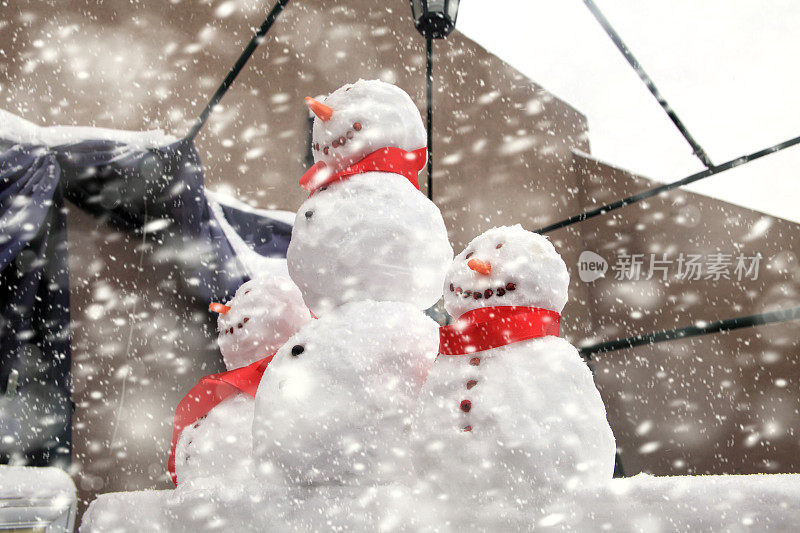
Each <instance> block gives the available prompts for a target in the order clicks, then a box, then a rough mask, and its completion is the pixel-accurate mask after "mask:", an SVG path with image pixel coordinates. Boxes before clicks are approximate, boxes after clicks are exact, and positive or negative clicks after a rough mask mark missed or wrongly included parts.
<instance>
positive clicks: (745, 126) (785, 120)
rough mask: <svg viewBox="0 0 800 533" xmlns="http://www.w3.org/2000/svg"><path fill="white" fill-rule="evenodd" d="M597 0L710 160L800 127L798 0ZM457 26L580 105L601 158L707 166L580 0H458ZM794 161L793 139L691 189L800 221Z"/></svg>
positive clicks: (667, 177)
mask: <svg viewBox="0 0 800 533" xmlns="http://www.w3.org/2000/svg"><path fill="white" fill-rule="evenodd" d="M595 3H596V4H597V5H598V7H599V8H600V10H601V11H602V12H603V14H604V15H605V16H606V18H607V19H608V20H609V21H610V22H611V24H612V25H613V26H614V28H615V29H616V30H617V33H619V34H620V36H621V37H622V39H623V41H625V43H626V44H627V45H628V47H629V48H630V49H631V51H632V52H633V54H634V55H635V56H636V58H637V59H638V60H639V62H640V63H641V64H642V66H643V67H644V69H645V71H646V72H647V73H648V74H649V75H650V77H651V78H652V79H653V80H654V81H655V83H656V86H658V88H659V89H660V90H661V93H662V94H663V95H664V97H665V98H666V100H667V101H668V102H669V103H670V105H671V106H672V107H673V108H674V109H675V111H676V112H677V114H678V116H679V117H680V118H681V120H682V121H683V123H684V124H685V125H686V127H687V128H688V130H689V131H690V132H691V133H692V135H693V136H694V138H695V140H697V142H698V143H699V144H700V145H701V146H702V147H703V149H704V150H705V151H706V153H707V154H709V156H710V157H711V159H712V160H713V162H714V163H716V164H719V163H723V162H725V161H727V160H729V159H733V158H735V157H738V156H740V155H743V154H746V153H750V152H754V151H756V150H760V149H761V148H766V147H767V146H770V145H772V144H775V143H778V142H781V141H784V140H786V139H789V138H791V137H795V136H798V135H800V97H798V93H799V92H800V69H799V68H798V67H799V66H800V31H798V26H800V1H796V0H771V1H754V0H669V1H665V0H595ZM457 28H458V29H459V30H460V31H461V32H463V33H464V34H465V35H467V36H468V37H470V38H471V39H474V40H475V41H477V42H478V43H480V44H481V45H482V46H484V47H485V48H487V49H488V50H489V51H491V52H492V53H494V54H495V55H497V56H499V57H500V58H502V59H504V60H505V61H506V62H508V63H509V64H511V65H512V66H514V67H515V68H516V69H518V70H519V71H521V72H522V73H524V74H525V75H526V76H528V77H529V78H531V79H532V80H534V81H535V82H536V83H538V84H540V85H542V86H544V87H545V88H546V89H547V90H548V91H550V92H551V93H553V94H554V95H556V96H558V97H559V98H561V99H563V100H565V101H566V102H568V103H569V104H570V105H572V106H573V107H575V108H576V109H578V110H579V111H580V112H582V113H583V114H585V115H586V116H587V117H588V120H589V138H590V142H591V148H592V154H593V155H595V156H597V157H598V158H600V159H602V160H605V161H607V162H609V163H611V164H614V165H616V166H619V167H622V168H626V169H629V170H631V171H633V172H636V173H638V174H641V175H644V176H647V177H650V178H653V179H656V180H659V181H674V180H676V179H680V178H683V177H685V176H687V175H689V174H692V173H694V172H697V171H698V170H702V169H703V166H702V164H701V163H700V162H699V160H697V159H696V158H695V156H694V155H693V154H692V150H691V147H690V146H689V145H688V143H686V141H685V140H684V139H683V137H682V136H681V134H680V132H679V131H678V130H677V129H676V128H675V127H674V125H673V124H672V122H671V121H670V120H669V118H668V117H667V115H666V114H665V113H664V111H663V110H662V109H661V107H660V106H659V105H658V103H657V102H656V100H655V99H654V98H653V97H652V95H651V94H650V92H649V91H648V90H647V88H646V87H645V86H644V84H643V83H642V82H641V81H640V80H639V78H638V76H637V75H636V73H635V72H634V71H633V69H632V68H631V67H630V66H629V65H628V63H627V62H626V61H625V59H624V58H623V56H622V54H620V53H619V51H618V50H617V48H616V47H615V46H614V44H613V43H612V42H611V39H609V37H608V36H607V35H606V33H605V32H604V31H603V29H602V28H601V27H600V25H599V24H598V23H597V22H596V21H595V19H594V17H593V16H592V15H591V13H590V12H589V10H588V9H587V8H586V6H585V5H584V3H583V2H582V0H491V2H489V1H485V0H462V2H461V9H460V11H459V15H458V21H457ZM434 68H435V66H434ZM799 167H800V146H795V147H792V148H789V149H787V150H785V151H783V152H780V153H777V154H773V155H770V156H767V157H765V158H763V159H760V160H758V161H755V162H752V163H749V164H747V165H744V166H742V167H739V168H737V169H734V170H730V171H727V172H723V173H721V174H718V175H716V176H712V177H710V178H707V179H705V180H702V181H700V182H698V183H695V184H693V185H690V186H688V187H687V189H689V190H692V191H695V192H699V193H702V194H706V195H709V196H713V197H715V198H720V199H722V200H725V201H728V202H732V203H735V204H739V205H743V206H746V207H750V208H752V209H756V210H759V211H763V212H765V213H769V214H772V215H776V216H779V217H783V218H786V219H790V220H794V221H797V222H800V207H798V202H799V201H800V179H798V168H799Z"/></svg>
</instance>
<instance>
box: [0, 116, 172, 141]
mask: <svg viewBox="0 0 800 533" xmlns="http://www.w3.org/2000/svg"><path fill="white" fill-rule="evenodd" d="M88 139H93V140H108V141H116V142H119V143H122V144H126V145H128V146H129V147H130V148H136V149H146V148H155V147H158V146H164V145H167V144H170V143H173V142H175V141H176V140H177V139H176V138H175V137H173V136H171V135H167V134H166V133H164V132H163V131H161V130H152V131H127V130H112V129H107V128H95V127H89V126H49V127H42V126H37V125H36V124H34V123H33V122H29V121H27V120H25V119H24V118H22V117H19V116H17V115H15V114H13V113H9V112H8V111H5V110H3V109H0V141H6V142H12V143H19V144H34V145H42V146H58V145H62V144H70V143H78V142H81V141H85V140H88Z"/></svg>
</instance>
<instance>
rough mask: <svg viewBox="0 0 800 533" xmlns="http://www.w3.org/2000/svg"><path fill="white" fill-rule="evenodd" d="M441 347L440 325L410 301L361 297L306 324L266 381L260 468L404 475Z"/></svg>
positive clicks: (257, 446) (290, 479)
mask: <svg viewBox="0 0 800 533" xmlns="http://www.w3.org/2000/svg"><path fill="white" fill-rule="evenodd" d="M438 347H439V333H438V326H437V324H436V323H435V322H433V320H431V319H430V318H428V317H427V316H425V315H424V314H423V313H421V312H420V311H419V310H418V309H416V308H415V307H414V306H412V305H410V304H406V303H398V302H369V301H364V302H353V303H349V304H345V305H343V306H341V307H340V308H338V309H336V310H334V311H332V312H331V313H328V314H326V315H325V316H323V317H321V318H320V319H319V320H314V321H311V322H309V323H307V324H306V325H305V326H304V327H303V328H301V329H300V331H299V332H298V333H297V334H296V335H295V336H293V337H292V338H291V339H289V341H288V342H287V343H286V344H285V345H284V346H283V347H282V348H281V349H280V350H279V351H278V353H277V354H276V355H275V358H274V359H273V361H272V363H270V366H269V367H268V368H267V371H266V372H265V373H264V377H263V378H262V380H261V384H260V385H259V388H258V393H257V395H256V412H255V416H254V422H253V442H254V455H255V458H256V470H257V471H258V472H259V473H264V472H266V473H269V474H271V473H272V472H273V471H279V472H281V473H282V477H283V478H284V479H285V480H286V482H287V483H289V484H299V485H301V486H305V485H307V484H314V485H331V484H334V485H336V484H345V485H370V484H372V485H376V484H386V483H389V482H392V481H396V480H398V479H400V478H402V477H404V476H406V475H407V473H408V471H409V470H410V466H411V463H410V460H411V458H410V456H409V453H408V452H409V444H410V440H409V429H410V416H411V413H412V412H413V411H414V408H415V405H416V401H417V395H418V394H419V390H420V389H421V387H422V384H423V382H424V380H425V377H426V376H427V374H428V370H429V369H430V367H431V365H432V364H433V361H434V359H435V357H436V353H437V351H438Z"/></svg>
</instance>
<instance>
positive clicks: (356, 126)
mask: <svg viewBox="0 0 800 533" xmlns="http://www.w3.org/2000/svg"><path fill="white" fill-rule="evenodd" d="M306 102H307V104H308V106H309V108H311V110H312V111H313V112H314V114H315V115H316V118H315V119H314V130H313V134H312V139H311V148H312V152H313V154H314V161H315V162H320V161H322V162H324V163H325V164H326V165H327V166H328V167H330V168H331V169H332V170H333V171H338V170H342V169H344V168H345V167H347V166H349V165H351V164H353V163H355V162H356V161H359V160H361V159H363V158H364V157H365V156H366V155H368V154H370V153H372V152H374V151H376V150H378V149H380V148H385V147H395V148H401V149H403V150H406V151H412V150H416V149H418V148H422V147H424V146H425V142H426V138H425V128H424V126H423V125H422V118H421V117H420V114H419V110H418V109H417V106H416V105H414V102H413V101H412V100H411V98H410V97H409V96H408V94H406V93H405V91H403V90H402V89H400V88H399V87H397V86H395V85H392V84H390V83H385V82H382V81H380V80H359V81H357V82H355V83H351V84H347V85H345V86H343V87H340V88H339V89H336V90H335V91H334V92H332V93H331V94H330V95H328V96H327V97H326V98H324V99H322V101H317V100H314V99H313V98H310V97H309V98H307V99H306Z"/></svg>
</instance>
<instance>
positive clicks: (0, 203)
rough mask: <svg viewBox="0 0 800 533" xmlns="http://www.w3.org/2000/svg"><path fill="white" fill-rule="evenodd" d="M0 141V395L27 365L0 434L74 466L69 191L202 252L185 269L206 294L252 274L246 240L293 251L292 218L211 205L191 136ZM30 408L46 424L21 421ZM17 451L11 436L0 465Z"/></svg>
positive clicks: (33, 457) (30, 456)
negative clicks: (243, 257) (150, 140)
mask: <svg viewBox="0 0 800 533" xmlns="http://www.w3.org/2000/svg"><path fill="white" fill-rule="evenodd" d="M0 147H5V148H6V149H5V151H2V153H0V393H4V392H5V388H6V383H7V382H8V379H9V375H10V374H11V372H12V370H16V371H17V372H19V389H18V392H17V394H16V395H15V396H14V397H12V398H6V397H0V434H11V435H13V436H15V437H16V439H15V440H16V441H17V442H27V443H29V444H28V446H27V447H25V449H24V450H22V451H23V453H24V455H25V458H26V460H27V462H28V464H34V465H44V464H53V463H54V462H55V463H61V464H63V463H67V462H68V461H69V456H70V448H71V446H70V417H71V412H72V404H71V400H70V393H69V391H70V310H69V271H68V261H67V248H66V214H65V209H64V200H65V199H68V200H70V201H71V202H73V203H74V204H76V205H77V206H78V207H80V208H82V209H84V210H86V211H89V212H91V213H93V214H94V215H96V216H98V217H102V218H103V219H104V220H106V221H107V222H108V223H109V224H112V225H114V226H116V227H119V228H122V229H126V230H129V231H133V232H137V233H138V234H140V235H141V232H142V231H143V228H145V227H152V228H157V231H156V230H155V229H154V230H153V231H152V234H149V235H148V237H151V236H152V239H150V240H151V242H153V243H161V244H160V246H170V247H174V248H175V250H177V251H178V253H176V254H172V255H173V256H175V257H179V258H180V257H184V258H189V257H191V259H192V260H191V262H188V261H187V262H186V263H185V264H184V265H183V266H182V268H184V269H185V270H186V271H187V272H186V276H187V277H193V278H194V279H195V280H196V282H195V283H193V287H194V290H196V291H197V296H199V297H201V298H204V299H205V300H206V301H225V299H227V298H229V297H230V296H232V294H233V292H234V291H235V290H236V288H237V287H238V286H239V285H240V284H241V283H243V282H244V281H246V280H247V279H248V277H249V276H248V273H249V272H248V269H247V267H246V265H244V264H243V262H242V261H239V258H238V257H237V251H236V250H239V251H240V252H241V249H242V246H241V245H242V242H244V243H246V244H247V245H249V248H250V250H254V251H255V252H256V253H257V254H258V256H259V257H262V256H263V257H285V255H286V248H287V247H288V244H289V239H290V236H291V226H290V225H289V224H286V223H285V222H281V221H278V220H275V219H272V218H269V217H267V216H264V214H263V213H259V212H257V211H253V210H247V209H238V208H236V207H235V206H232V205H229V204H216V205H214V207H215V209H212V205H211V204H212V201H211V200H209V198H208V196H207V195H206V191H205V189H204V177H203V168H202V166H201V163H200V160H199V157H198V154H197V151H196V149H195V147H194V146H193V145H192V144H187V143H182V142H180V141H178V142H174V143H171V144H168V145H165V146H160V147H158V148H150V149H145V148H138V147H134V146H131V145H128V144H125V143H123V142H119V141H114V140H107V139H97V140H92V139H88V140H82V141H79V142H74V143H70V144H62V145H58V146H45V145H42V144H34V143H19V142H15V141H12V140H4V139H2V138H0ZM0 149H2V148H0ZM220 216H222V217H224V219H225V220H219V217H220ZM153 221H158V222H159V223H158V224H152V222H153ZM148 222H149V224H148ZM223 226H225V227H226V228H227V230H228V232H227V234H226V232H225V231H223ZM231 228H232V229H233V231H235V233H236V236H235V237H234V240H238V243H233V244H232V242H231V238H230V237H231V233H230V232H231ZM148 233H150V232H148ZM237 244H238V246H237ZM250 250H248V253H252V252H251V251H250ZM20 410H27V411H28V412H27V413H24V419H25V420H28V421H29V420H38V421H40V424H39V425H38V426H36V427H28V426H30V424H28V423H25V424H20V423H19V418H20V417H19V416H16V415H19V413H20ZM15 413H16V415H15ZM26 432H28V433H30V434H29V435H23V433H26ZM31 443H33V444H31ZM12 451H14V450H11V449H10V448H8V447H3V445H2V444H0V462H8V460H9V459H10V456H11V453H12ZM16 451H17V452H18V451H19V450H16Z"/></svg>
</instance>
